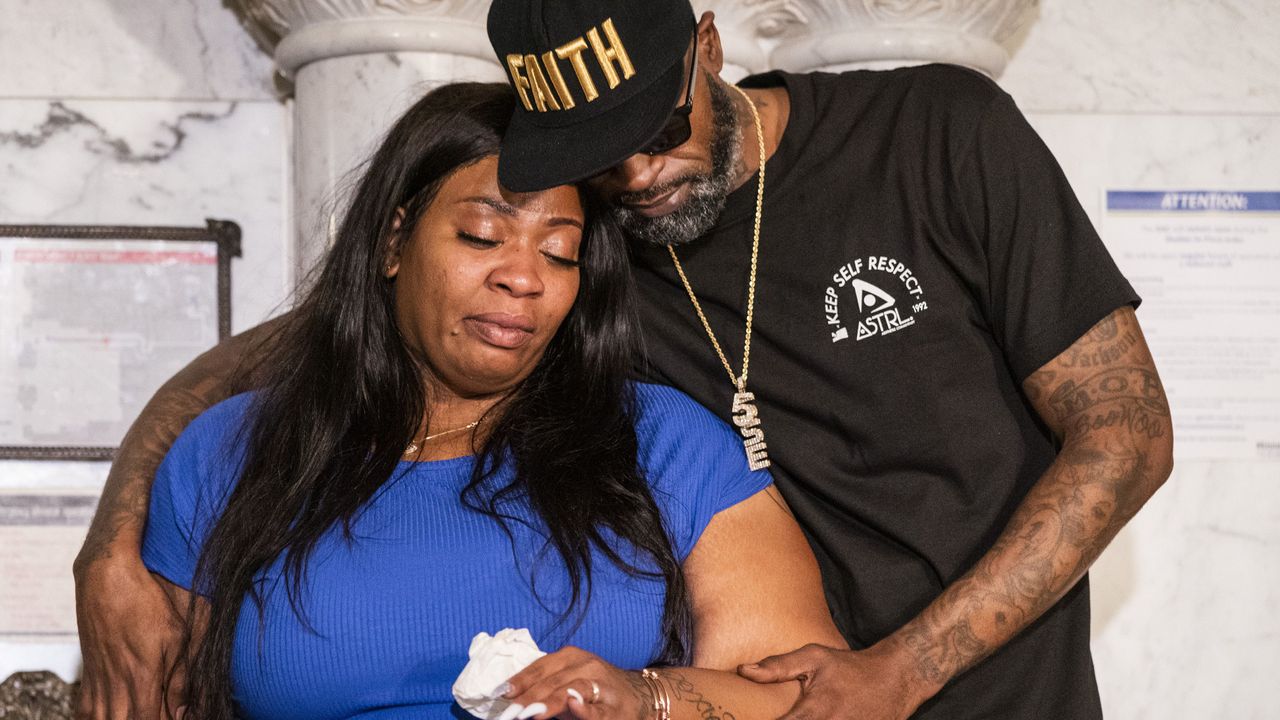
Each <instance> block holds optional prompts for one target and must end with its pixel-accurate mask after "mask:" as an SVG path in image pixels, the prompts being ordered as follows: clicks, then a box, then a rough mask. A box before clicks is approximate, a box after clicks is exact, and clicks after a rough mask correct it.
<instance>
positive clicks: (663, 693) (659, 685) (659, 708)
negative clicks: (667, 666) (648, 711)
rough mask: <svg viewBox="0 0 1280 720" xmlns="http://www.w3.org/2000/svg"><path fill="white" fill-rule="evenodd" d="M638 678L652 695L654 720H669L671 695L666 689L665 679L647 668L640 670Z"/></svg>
mask: <svg viewBox="0 0 1280 720" xmlns="http://www.w3.org/2000/svg"><path fill="white" fill-rule="evenodd" d="M640 677H641V678H643V679H644V681H645V684H646V685H648V686H649V692H650V693H651V694H652V695H653V717H654V720H671V693H670V691H669V690H668V689H667V681H666V679H665V678H663V677H662V676H661V675H659V674H658V673H657V672H655V671H653V670H650V669H649V668H645V669H644V670H641V671H640Z"/></svg>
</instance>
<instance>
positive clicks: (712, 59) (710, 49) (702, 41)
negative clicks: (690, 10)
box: [698, 10, 724, 75]
mask: <svg viewBox="0 0 1280 720" xmlns="http://www.w3.org/2000/svg"><path fill="white" fill-rule="evenodd" d="M698 52H700V53H702V54H701V55H699V56H698V67H699V68H705V69H707V70H709V71H711V73H712V74H714V75H719V74H720V71H721V70H723V69H724V48H723V47H721V45H720V31H719V30H718V29H717V28H716V14H715V13H713V12H711V11H709V10H708V11H707V12H704V13H702V17H700V18H699V19H698Z"/></svg>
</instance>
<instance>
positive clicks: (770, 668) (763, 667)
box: [738, 645, 821, 683]
mask: <svg viewBox="0 0 1280 720" xmlns="http://www.w3.org/2000/svg"><path fill="white" fill-rule="evenodd" d="M819 652H821V648H818V647H817V646H814V645H806V646H805V647H802V648H800V649H799V650H795V651H792V652H789V653H786V654H783V655H774V656H772V657H767V658H765V659H763V660H761V661H760V662H758V663H753V664H750V665H739V666H738V674H739V675H741V676H742V677H744V678H746V679H748V680H751V681H752V682H758V683H776V682H787V681H789V680H800V681H801V682H804V681H805V680H807V679H809V678H810V677H812V675H813V668H814V666H815V665H816V662H815V661H816V660H817V658H816V657H815V655H816V654H817V653H819Z"/></svg>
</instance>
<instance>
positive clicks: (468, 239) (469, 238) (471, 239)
mask: <svg viewBox="0 0 1280 720" xmlns="http://www.w3.org/2000/svg"><path fill="white" fill-rule="evenodd" d="M458 239H459V240H461V241H463V242H465V243H466V244H468V245H471V246H473V247H478V248H495V247H498V246H499V245H501V244H502V242H501V241H498V240H490V239H489V238H484V237H480V236H479V235H472V234H471V233H469V232H465V231H462V230H459V231H458Z"/></svg>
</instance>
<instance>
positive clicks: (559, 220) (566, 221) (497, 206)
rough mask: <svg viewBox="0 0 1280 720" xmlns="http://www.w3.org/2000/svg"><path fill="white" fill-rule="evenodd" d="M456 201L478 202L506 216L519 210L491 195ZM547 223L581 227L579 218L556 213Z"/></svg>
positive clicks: (474, 196)
mask: <svg viewBox="0 0 1280 720" xmlns="http://www.w3.org/2000/svg"><path fill="white" fill-rule="evenodd" d="M458 202H464V203H466V202H470V203H478V204H480V205H484V206H487V207H490V208H493V209H494V210H496V211H497V212H499V213H502V214H503V215H506V216H508V217H515V216H516V215H518V214H519V212H520V210H519V208H517V207H516V206H515V205H512V204H511V203H508V202H505V201H502V200H497V199H495V198H491V197H485V196H483V195H473V196H471V197H465V198H462V199H461V200H459V201H458ZM547 224H548V225H572V226H573V227H576V228H578V229H579V230H581V229H582V221H581V220H578V219H576V218H571V217H563V216H560V215H556V216H555V217H551V218H548V219H547Z"/></svg>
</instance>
